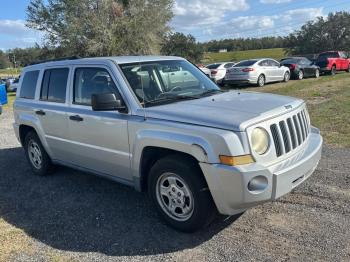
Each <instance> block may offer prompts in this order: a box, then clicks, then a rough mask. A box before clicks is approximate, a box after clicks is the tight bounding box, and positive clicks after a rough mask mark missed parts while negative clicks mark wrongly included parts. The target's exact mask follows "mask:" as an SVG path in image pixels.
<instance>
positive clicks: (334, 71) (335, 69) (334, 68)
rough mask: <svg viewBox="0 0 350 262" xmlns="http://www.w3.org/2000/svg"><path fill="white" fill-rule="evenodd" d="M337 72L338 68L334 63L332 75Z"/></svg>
mask: <svg viewBox="0 0 350 262" xmlns="http://www.w3.org/2000/svg"><path fill="white" fill-rule="evenodd" d="M336 73H337V68H336V67H335V65H334V66H332V69H331V75H332V76H335V75H336Z"/></svg>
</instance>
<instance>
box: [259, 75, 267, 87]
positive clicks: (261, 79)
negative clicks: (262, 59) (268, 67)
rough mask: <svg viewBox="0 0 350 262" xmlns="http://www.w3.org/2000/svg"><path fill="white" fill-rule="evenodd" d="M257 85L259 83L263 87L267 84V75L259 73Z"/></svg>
mask: <svg viewBox="0 0 350 262" xmlns="http://www.w3.org/2000/svg"><path fill="white" fill-rule="evenodd" d="M257 85H258V87H263V86H264V85H265V76H264V75H259V77H258V82H257Z"/></svg>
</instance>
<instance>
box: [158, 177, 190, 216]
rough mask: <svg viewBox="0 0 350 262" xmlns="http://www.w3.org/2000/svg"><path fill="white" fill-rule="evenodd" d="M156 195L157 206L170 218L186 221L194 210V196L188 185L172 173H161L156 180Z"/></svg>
mask: <svg viewBox="0 0 350 262" xmlns="http://www.w3.org/2000/svg"><path fill="white" fill-rule="evenodd" d="M156 196H157V201H158V204H159V206H160V207H161V208H162V209H163V211H164V212H165V213H166V214H167V215H168V216H169V217H171V218H172V219H174V220H177V221H186V220H188V219H189V218H191V216H192V214H193V210H194V198H193V195H192V192H191V190H190V188H189V186H188V185H187V184H186V182H185V181H184V180H183V179H182V178H181V177H180V176H178V175H176V174H174V173H169V172H166V173H163V174H162V175H161V176H160V177H159V178H158V180H157V185H156Z"/></svg>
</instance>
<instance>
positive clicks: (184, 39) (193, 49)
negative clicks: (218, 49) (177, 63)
mask: <svg viewBox="0 0 350 262" xmlns="http://www.w3.org/2000/svg"><path fill="white" fill-rule="evenodd" d="M161 53H162V54H163V55H175V56H181V57H185V58H186V59H188V60H190V61H191V62H193V63H196V62H199V61H200V60H201V59H202V57H203V48H202V47H201V45H200V44H198V43H197V42H196V39H195V38H194V37H193V36H192V35H187V36H186V35H184V34H183V33H171V34H169V35H167V36H166V37H165V39H164V43H163V46H162V49H161Z"/></svg>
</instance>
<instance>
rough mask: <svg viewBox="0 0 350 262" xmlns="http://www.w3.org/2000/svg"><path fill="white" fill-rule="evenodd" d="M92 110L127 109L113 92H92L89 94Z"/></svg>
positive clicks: (121, 110)
mask: <svg viewBox="0 0 350 262" xmlns="http://www.w3.org/2000/svg"><path fill="white" fill-rule="evenodd" d="M91 105H92V110H94V111H120V112H125V111H127V108H126V106H125V105H124V103H123V102H122V100H121V99H117V97H116V95H115V94H114V93H105V94H93V95H92V96H91Z"/></svg>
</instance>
